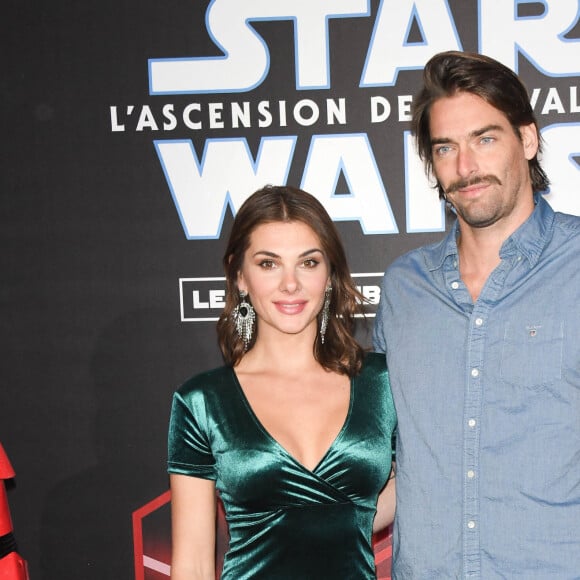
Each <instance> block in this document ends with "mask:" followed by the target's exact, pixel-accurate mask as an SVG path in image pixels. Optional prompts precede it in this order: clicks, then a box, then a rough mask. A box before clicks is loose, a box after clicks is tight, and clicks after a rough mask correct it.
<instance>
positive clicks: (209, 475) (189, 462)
mask: <svg viewBox="0 0 580 580" xmlns="http://www.w3.org/2000/svg"><path fill="white" fill-rule="evenodd" d="M206 425H207V421H206V409H205V401H204V397H203V393H201V392H200V391H196V392H193V393H192V392H190V393H187V394H186V395H183V394H182V393H180V392H179V391H178V392H176V393H175V394H174V395H173V404H172V407H171V416H170V420H169V435H168V461H167V471H168V472H169V473H176V474H181V475H191V476H194V477H201V478H203V479H212V480H215V479H216V471H215V459H214V456H213V454H212V451H211V447H210V445H209V434H208V432H207V427H205V426H206Z"/></svg>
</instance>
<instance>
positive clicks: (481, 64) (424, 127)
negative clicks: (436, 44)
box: [411, 50, 550, 198]
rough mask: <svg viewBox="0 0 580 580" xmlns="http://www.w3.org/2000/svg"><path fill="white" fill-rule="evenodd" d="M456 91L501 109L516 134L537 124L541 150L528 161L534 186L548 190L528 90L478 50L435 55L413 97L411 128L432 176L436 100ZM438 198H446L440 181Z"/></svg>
mask: <svg viewBox="0 0 580 580" xmlns="http://www.w3.org/2000/svg"><path fill="white" fill-rule="evenodd" d="M457 93H471V94H473V95H476V96H478V97H480V98H481V99H483V100H484V101H485V102H486V103H488V104H489V105H491V106H492V107H495V108H496V109H497V110H498V111H501V112H502V113H503V114H504V115H505V116H506V117H507V119H508V121H509V123H510V125H511V126H512V129H513V130H514V132H515V134H516V135H517V136H518V137H520V138H521V135H520V127H522V126H523V125H530V124H532V123H533V124H534V126H535V128H536V134H537V136H538V151H537V153H536V155H535V156H534V157H533V158H532V159H530V160H529V161H528V166H529V170H530V178H531V182H532V188H533V190H534V191H536V192H542V191H546V190H547V189H548V187H549V185H550V182H549V180H548V177H547V176H546V173H545V172H544V170H543V169H542V167H541V165H540V161H539V159H538V156H540V155H541V153H542V137H541V135H540V130H539V128H538V122H537V120H536V117H535V115H534V111H533V109H532V106H531V105H530V98H529V96H528V92H527V90H526V88H525V86H524V85H523V83H522V82H521V81H520V79H519V78H518V76H517V75H516V74H515V73H514V72H513V71H512V70H511V69H509V68H508V67H507V66H505V65H503V64H502V63H500V62H498V61H496V60H494V59H492V58H489V57H488V56H484V55H482V54H477V53H469V52H459V51H454V50H451V51H448V52H441V53H439V54H436V55H435V56H433V57H432V58H431V59H430V60H429V62H428V63H427V65H426V66H425V70H424V71H423V88H422V89H421V91H420V92H419V94H418V95H417V96H416V98H415V99H414V100H413V105H412V120H411V130H412V133H413V135H414V136H415V139H416V143H417V150H418V153H419V157H420V158H421V159H422V160H423V162H424V163H425V168H426V170H427V173H428V174H429V175H432V173H433V152H432V149H431V133H430V130H429V121H430V112H431V107H432V106H433V103H434V102H435V101H437V100H438V99H441V98H444V97H451V96H454V95H455V94H457ZM436 187H437V189H438V190H439V197H440V198H443V197H444V193H445V192H444V191H443V188H442V187H441V184H439V183H437V186H436Z"/></svg>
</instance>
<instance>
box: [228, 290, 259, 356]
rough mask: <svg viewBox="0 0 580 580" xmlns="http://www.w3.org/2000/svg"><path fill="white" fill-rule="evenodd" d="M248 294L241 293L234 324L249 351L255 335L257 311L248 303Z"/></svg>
mask: <svg viewBox="0 0 580 580" xmlns="http://www.w3.org/2000/svg"><path fill="white" fill-rule="evenodd" d="M247 295H248V293H247V292H243V291H240V303H239V304H238V305H237V306H236V307H235V308H234V311H233V317H234V324H235V325H236V331H237V333H238V336H239V337H240V338H241V339H242V342H243V343H244V350H248V345H249V344H250V341H251V340H252V334H253V333H254V322H255V321H256V311H255V310H254V307H253V306H252V305H251V304H250V303H249V302H247V301H246V296H247Z"/></svg>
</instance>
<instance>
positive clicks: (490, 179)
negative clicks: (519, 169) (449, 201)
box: [445, 175, 501, 194]
mask: <svg viewBox="0 0 580 580" xmlns="http://www.w3.org/2000/svg"><path fill="white" fill-rule="evenodd" d="M479 183H483V184H488V185H489V184H492V183H495V184H496V185H501V181H500V180H499V178H498V177H496V176H495V175H476V176H475V177H470V178H469V179H460V180H459V181H455V182H454V183H452V184H451V185H449V187H448V188H447V189H446V190H445V193H446V194H449V193H455V192H456V191H457V190H458V189H465V188H466V187H470V186H472V185H477V184H479Z"/></svg>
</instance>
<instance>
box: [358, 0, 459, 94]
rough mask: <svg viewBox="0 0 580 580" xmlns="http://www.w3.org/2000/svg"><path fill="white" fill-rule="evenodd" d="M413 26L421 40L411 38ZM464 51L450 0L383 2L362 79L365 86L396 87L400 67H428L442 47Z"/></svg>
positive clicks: (405, 68) (410, 68)
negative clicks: (418, 32) (426, 64)
mask: <svg viewBox="0 0 580 580" xmlns="http://www.w3.org/2000/svg"><path fill="white" fill-rule="evenodd" d="M413 25H416V27H417V28H418V29H419V31H420V34H421V37H422V39H421V41H412V40H410V38H409V34H410V32H411V28H412V26H413ZM451 49H456V50H461V43H460V40H459V36H458V34H457V29H456V27H455V23H454V21H453V15H452V14H451V11H450V10H449V5H448V4H447V1H446V0H398V1H397V2H381V4H380V6H379V12H378V15H377V20H376V22H375V28H374V30H373V36H372V39H371V42H370V45H369V50H368V54H367V59H366V63H365V67H364V71H363V74H362V79H361V83H360V84H361V86H362V87H373V86H381V85H387V86H392V85H394V84H395V82H396V80H397V75H398V74H399V71H400V70H416V69H421V68H423V66H425V63H426V62H427V60H429V58H430V57H431V56H433V55H434V54H435V53H437V52H440V51H442V50H451Z"/></svg>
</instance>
